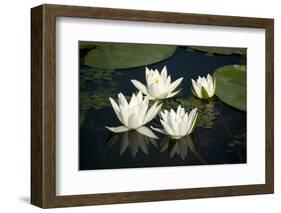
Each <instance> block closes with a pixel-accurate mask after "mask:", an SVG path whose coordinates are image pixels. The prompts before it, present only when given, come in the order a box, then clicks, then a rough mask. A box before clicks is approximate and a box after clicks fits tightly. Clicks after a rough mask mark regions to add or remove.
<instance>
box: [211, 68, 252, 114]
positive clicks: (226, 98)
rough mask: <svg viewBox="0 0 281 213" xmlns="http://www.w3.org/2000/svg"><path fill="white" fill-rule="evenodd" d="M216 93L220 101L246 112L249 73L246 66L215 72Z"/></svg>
mask: <svg viewBox="0 0 281 213" xmlns="http://www.w3.org/2000/svg"><path fill="white" fill-rule="evenodd" d="M213 76H214V78H216V83H217V87H216V92H215V94H216V95H217V96H218V97H219V99H220V100H221V101H222V102H224V103H226V104H228V105H230V106H232V107H235V108H237V109H240V110H242V111H246V108H247V107H246V105H247V85H246V83H247V73H246V66H245V65H227V66H223V67H220V68H218V69H216V70H215V72H214V75H213Z"/></svg>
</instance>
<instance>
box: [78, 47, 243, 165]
mask: <svg viewBox="0 0 281 213" xmlns="http://www.w3.org/2000/svg"><path fill="white" fill-rule="evenodd" d="M229 64H246V59H245V56H241V55H230V56H225V55H214V56H210V55H207V54H206V53H203V52H199V51H193V52H190V51H187V50H186V49H185V48H182V47H178V48H177V50H176V53H175V54H174V55H173V56H171V57H170V58H168V59H166V60H164V61H161V62H159V63H155V64H153V65H150V66H148V67H149V68H153V69H156V68H157V69H158V70H162V68H163V67H164V66H167V68H168V74H169V75H171V78H172V81H174V80H176V79H178V78H180V77H184V80H183V82H182V83H181V85H180V86H179V88H182V92H181V93H180V95H179V98H183V99H187V98H188V97H190V96H192V92H191V80H190V79H191V78H193V79H197V77H198V75H201V76H206V75H207V74H208V73H210V74H213V72H214V70H215V69H216V68H218V67H221V66H224V65H229ZM84 68H87V67H85V66H83V65H81V66H80V70H82V69H84ZM131 79H137V80H139V81H140V82H143V83H144V82H145V69H144V67H138V68H133V69H123V70H118V71H112V80H109V81H103V80H99V79H98V80H97V79H96V80H95V81H91V80H86V81H83V84H84V85H83V87H82V88H81V87H80V101H81V92H89V93H90V94H95V92H96V91H103V92H105V96H106V95H108V96H109V97H114V98H115V96H116V94H117V93H118V92H122V93H123V94H124V95H127V96H131V94H132V92H135V91H136V89H135V87H134V86H133V85H132V84H131V82H130V80H131ZM80 84H81V83H80ZM101 99H102V98H101ZM105 100H106V101H108V103H109V100H108V97H105ZM115 100H116V98H115ZM104 102H105V101H104V100H102V101H101V104H104V105H106V104H107V103H104ZM213 102H214V107H215V110H216V111H217V112H218V113H219V115H217V116H216V118H215V119H214V124H213V125H212V127H211V128H202V127H197V128H195V130H194V133H193V134H192V135H191V136H189V137H185V138H183V139H182V140H181V141H171V140H168V138H167V137H166V136H163V135H161V134H157V135H158V136H159V140H152V139H150V138H147V137H146V136H143V135H140V134H138V133H136V132H134V131H129V132H126V133H120V134H112V133H111V132H110V131H109V130H107V129H106V128H105V127H104V126H111V127H115V126H120V125H121V123H120V121H119V120H118V119H117V117H116V115H115V113H114V111H113V109H112V108H111V106H110V105H108V106H105V107H91V108H89V109H88V110H87V111H86V113H84V121H83V123H82V125H81V126H80V136H79V169H80V170H93V169H114V168H139V167H161V166H184V165H205V164H207V165H211V164H234V163H246V112H243V111H240V110H237V109H235V108H233V107H230V106H228V105H226V104H224V103H223V102H221V101H220V100H218V99H217V98H214V100H213ZM80 110H81V104H80ZM80 116H81V112H80ZM156 119H157V120H159V118H156ZM146 126H147V127H149V126H150V124H147V125H146Z"/></svg>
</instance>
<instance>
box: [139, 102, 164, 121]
mask: <svg viewBox="0 0 281 213" xmlns="http://www.w3.org/2000/svg"><path fill="white" fill-rule="evenodd" d="M157 104H158V103H157V102H156V103H154V104H153V105H152V107H150V109H149V110H148V111H147V113H146V115H145V119H144V122H143V124H146V123H148V122H149V121H151V120H152V119H153V118H154V117H155V116H156V115H157V114H158V113H159V111H160V110H161V107H162V104H159V105H158V106H157Z"/></svg>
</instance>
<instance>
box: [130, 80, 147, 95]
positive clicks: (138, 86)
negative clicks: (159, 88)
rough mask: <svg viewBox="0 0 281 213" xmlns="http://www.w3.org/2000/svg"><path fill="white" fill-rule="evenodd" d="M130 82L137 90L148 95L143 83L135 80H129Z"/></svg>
mask: <svg viewBox="0 0 281 213" xmlns="http://www.w3.org/2000/svg"><path fill="white" fill-rule="evenodd" d="M131 82H132V84H133V85H134V86H135V87H136V88H137V89H138V90H139V91H141V92H142V93H143V94H145V95H148V93H147V88H146V86H145V85H143V84H142V83H141V82H139V81H137V80H131Z"/></svg>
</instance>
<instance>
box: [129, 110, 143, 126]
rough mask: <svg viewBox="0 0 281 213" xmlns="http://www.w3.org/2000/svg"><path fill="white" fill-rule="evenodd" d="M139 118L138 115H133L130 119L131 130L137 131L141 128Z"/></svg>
mask: <svg viewBox="0 0 281 213" xmlns="http://www.w3.org/2000/svg"><path fill="white" fill-rule="evenodd" d="M139 125H140V124H139V117H138V114H135V113H133V114H131V115H130V117H129V119H128V127H129V128H130V129H136V128H138V127H139Z"/></svg>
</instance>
